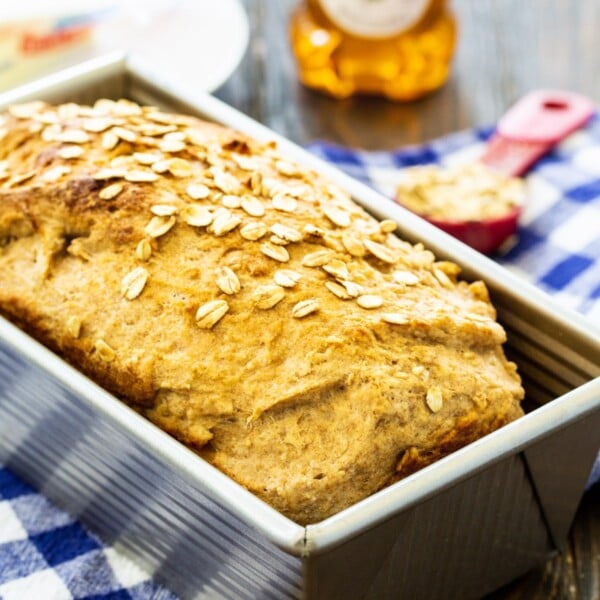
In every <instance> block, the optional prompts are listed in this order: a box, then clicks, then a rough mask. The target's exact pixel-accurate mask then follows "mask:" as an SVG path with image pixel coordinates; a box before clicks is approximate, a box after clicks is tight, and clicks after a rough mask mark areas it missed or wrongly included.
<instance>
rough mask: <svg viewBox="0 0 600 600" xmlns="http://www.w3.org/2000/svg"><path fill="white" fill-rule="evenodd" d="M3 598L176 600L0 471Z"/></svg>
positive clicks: (0, 593) (0, 592) (7, 472)
mask: <svg viewBox="0 0 600 600" xmlns="http://www.w3.org/2000/svg"><path fill="white" fill-rule="evenodd" d="M0 598H1V599H2V600H72V599H73V598H81V599H83V598H85V599H86V600H92V599H93V600H150V599H152V600H175V596H174V595H173V594H172V593H171V592H169V591H168V590H166V589H164V588H162V587H161V586H159V585H157V584H156V583H154V582H153V581H152V580H151V577H150V575H149V574H148V573H147V572H145V571H144V570H142V569H140V568H139V567H138V566H137V565H135V564H134V563H133V562H131V561H130V560H129V559H128V558H126V557H125V556H123V555H122V554H121V553H120V552H119V551H117V550H115V549H114V548H111V547H110V546H105V545H104V544H102V542H101V541H100V540H98V538H96V537H95V536H94V535H92V534H91V533H89V532H88V531H87V530H86V529H85V528H84V527H82V526H81V524H80V523H78V522H77V521H76V520H74V519H73V518H71V517H70V516H69V515H67V514H66V513H65V512H63V511H61V510H59V509H57V508H56V507H55V506H53V505H52V504H51V503H50V502H49V501H48V500H47V499H46V498H45V497H44V496H42V495H41V494H39V493H37V492H36V491H35V490H34V489H32V488H31V487H30V486H28V485H27V484H26V483H24V482H23V481H22V480H21V479H19V478H18V477H17V476H16V475H14V474H13V473H12V472H11V471H10V470H8V469H3V468H0Z"/></svg>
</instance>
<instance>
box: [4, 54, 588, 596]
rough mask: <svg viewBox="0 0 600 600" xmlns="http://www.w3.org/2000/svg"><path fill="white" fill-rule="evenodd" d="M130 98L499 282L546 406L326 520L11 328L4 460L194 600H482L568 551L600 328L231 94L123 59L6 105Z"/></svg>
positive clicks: (535, 393)
mask: <svg viewBox="0 0 600 600" xmlns="http://www.w3.org/2000/svg"><path fill="white" fill-rule="evenodd" d="M103 96H104V97H113V98H118V97H128V98H131V99H133V100H136V101H138V102H141V103H149V104H155V105H159V106H162V107H164V108H168V109H171V110H178V111H183V112H187V113H192V114H197V115H200V116H202V117H205V118H208V119H210V120H214V121H217V122H219V123H223V124H225V125H228V126H231V127H234V128H236V129H239V130H242V131H244V132H246V133H248V134H250V135H252V136H254V137H257V138H260V139H275V140H277V141H278V143H279V144H280V147H281V149H282V151H284V152H286V153H287V154H288V155H291V156H292V157H294V158H296V159H297V160H298V161H300V162H301V163H304V164H306V165H308V166H310V167H312V168H314V169H315V170H317V171H320V172H322V173H323V174H325V175H327V176H329V178H330V179H331V180H333V181H335V182H336V183H337V184H338V185H340V186H341V187H343V188H345V189H346V190H347V191H348V192H350V193H351V194H352V196H353V197H354V198H355V199H356V201H357V202H359V203H360V204H362V205H363V206H364V207H365V208H366V209H367V210H369V211H370V212H372V213H373V214H375V215H376V216H377V217H379V218H383V217H387V218H391V219H394V220H396V221H397V222H399V223H400V224H401V226H400V235H401V236H403V237H405V238H407V239H409V240H412V241H417V240H421V241H423V242H424V243H425V244H426V245H427V246H428V247H430V248H431V249H433V250H434V251H435V252H436V253H437V254H438V256H440V257H444V258H448V259H451V260H453V261H455V262H457V263H459V264H460V265H461V266H462V267H463V273H464V274H465V276H466V277H467V278H481V279H483V280H484V281H486V283H487V285H488V287H489V288H490V290H491V293H492V297H493V300H494V303H495V304H496V306H497V308H498V313H499V318H500V321H501V322H502V323H503V325H504V326H505V328H506V329H507V332H508V339H509V342H508V345H507V351H508V354H509V355H510V357H511V358H512V359H513V360H515V361H517V363H518V364H519V368H520V372H521V375H522V377H523V380H524V384H525V387H526V389H527V394H528V403H529V405H530V406H531V407H532V410H531V411H530V412H529V413H528V414H527V415H526V416H525V417H523V418H522V419H520V420H518V421H516V422H514V423H512V424H510V425H508V426H506V427H504V428H503V429H501V430H499V431H497V432H495V433H493V434H491V435H489V436H487V437H485V438H484V439H481V440H479V441H477V442H475V443H473V444H471V445H469V446H468V447H466V448H463V449H462V450H459V451H457V452H455V453H454V454H452V455H451V456H449V457H447V458H444V459H443V460H441V461H439V462H437V463H435V464H433V465H431V466H429V467H427V468H426V469H424V470H422V471H420V472H418V473H416V474H414V475H412V476H410V477H408V478H407V479H405V480H403V481H400V482H398V483H396V484H395V485H393V486H391V487H389V488H387V489H385V490H382V491H381V492H379V493H377V494H375V495H373V496H371V497H370V498H367V499H366V500H363V501H362V502H359V503H358V504H356V505H354V506H352V507H351V508H349V509H347V510H345V511H343V512H341V513H339V514H337V515H335V516H333V517H331V518H329V519H327V520H325V521H323V522H321V523H316V524H314V525H309V526H307V527H301V526H299V525H297V524H296V523H293V522H292V521H290V520H288V519H287V518H285V517H283V516H282V515H281V514H279V513H277V512H276V511H275V510H273V509H272V508H270V507H269V506H267V505H266V504H264V503H263V502H261V501H260V500H259V499H257V498H256V497H254V496H253V495H251V494H250V493H248V492H247V491H246V490H244V489H243V488H242V487H241V486H239V485H238V484H236V483H235V482H233V481H232V480H230V479H229V478H227V477H226V476H225V475H223V474H222V473H220V472H218V471H217V470H216V469H214V468H213V467H211V466H210V465H208V464H207V463H205V462H204V461H203V460H201V459H200V458H198V457H197V456H196V455H195V454H194V453H193V452H191V451H190V450H188V449H187V448H185V447H184V446H183V445H181V444H179V443H178V442H176V441H175V440H174V439H172V438H170V437H169V436H168V435H166V434H165V433H163V432H162V431H160V430H158V429H157V428H156V427H154V426H153V425H152V424H150V423H148V422H147V421H145V420H144V419H143V418H141V417H140V416H138V415H137V414H136V413H135V412H133V411H132V410H130V409H129V408H128V407H126V406H125V405H123V404H122V403H120V402H119V401H118V400H116V399H115V398H114V397H112V396H111V395H110V394H108V393H107V392H105V391H104V390H102V389H100V388H99V387H98V386H97V385H95V384H94V383H92V382H91V381H90V380H89V379H87V378H86V377H84V376H83V375H81V374H80V373H78V372H77V371H75V370H74V369H73V368H71V367H70V366H68V365H66V364H65V363H64V362H63V361H62V360H60V359H59V358H58V357H57V356H56V355H54V354H52V353H51V352H49V351H48V350H47V349H45V348H44V347H42V346H41V345H39V344H38V343H37V342H35V341H33V340H32V339H31V338H29V337H28V336H27V335H25V334H24V333H22V332H21V331H19V330H18V329H16V328H15V327H14V326H12V325H11V324H9V323H8V322H6V321H5V320H2V319H0V415H1V417H0V461H2V462H4V463H5V464H7V465H8V466H9V467H10V468H12V469H13V470H14V471H16V472H17V473H18V474H19V475H20V476H22V477H23V478H24V479H26V480H27V481H29V482H31V483H32V484H33V485H35V486H37V487H38V488H40V489H41V491H42V492H43V493H44V494H46V495H47V496H48V497H49V498H51V499H52V500H54V501H55V502H56V503H57V504H58V505H60V506H62V507H63V508H65V509H66V510H68V511H70V512H71V513H72V514H73V515H75V516H77V517H79V518H80V519H81V520H82V521H83V522H84V523H85V524H86V525H88V526H89V527H90V528H91V529H92V530H93V531H95V532H97V533H98V534H99V535H100V536H101V537H102V538H104V540H105V541H106V542H108V543H109V544H113V545H115V546H117V547H118V548H120V549H121V550H123V551H124V552H127V553H129V554H130V555H131V556H133V557H134V558H135V559H136V560H137V561H138V562H140V563H142V564H143V565H144V566H145V567H146V568H149V569H151V570H152V571H153V572H154V573H155V576H156V578H157V579H159V580H161V581H163V582H165V583H166V584H167V585H168V586H169V587H170V588H171V589H173V590H174V591H175V592H177V593H178V594H180V595H181V596H182V597H185V598H211V599H212V598H227V599H230V598H284V597H304V598H324V599H327V600H331V599H335V598H340V599H344V600H346V599H349V598H372V599H381V598H399V597H406V598H411V599H418V598H426V599H428V600H431V599H433V598H443V599H448V598H461V599H464V598H471V597H477V596H481V595H482V594H485V593H487V592H489V591H492V590H494V589H496V588H498V587H499V586H501V585H502V584H504V583H507V582H508V581H510V580H512V579H513V578H515V577H516V576H518V575H519V574H521V573H523V572H525V571H527V570H528V569H530V568H532V567H534V566H536V565H538V564H540V563H542V562H543V561H545V560H546V559H547V558H548V557H549V556H550V555H552V553H553V552H555V551H556V550H557V549H560V547H561V545H562V544H563V543H564V540H565V537H566V535H567V532H568V529H569V526H570V524H571V521H572V518H573V516H574V513H575V511H576V509H577V504H578V502H579V499H580V497H581V494H582V492H583V489H584V485H585V483H586V478H587V476H588V473H589V470H590V467H591V465H592V463H593V460H594V458H595V456H596V452H597V450H598V446H599V444H600V440H599V434H598V432H599V431H600V378H597V379H595V380H594V377H598V375H599V374H600V332H599V331H598V330H594V329H593V327H592V325H591V324H590V323H588V322H587V321H585V319H583V318H582V317H581V316H579V315H577V314H575V313H573V312H570V311H567V310H565V309H563V308H561V307H559V306H558V305H557V304H556V303H554V302H553V301H552V299H551V298H549V297H548V296H547V295H545V294H543V293H541V292H540V291H538V290H536V289H535V288H533V287H532V286H530V285H528V284H526V283H523V282H522V281H521V280H519V279H517V278H516V277H514V276H513V275H511V274H510V273H508V272H507V271H505V270H504V269H502V268H500V267H498V266H497V265H495V264H494V263H492V262H491V261H489V260H488V259H486V258H485V257H483V256H481V255H479V254H477V253H475V252H474V251H472V250H470V249H469V248H467V247H465V246H463V245H462V244H460V243H459V242H456V241H455V240H453V239H451V238H450V237H448V236H447V235H445V234H443V233H442V232H440V231H438V230H436V229H434V228H433V227H432V226H430V225H428V224H427V223H425V222H423V221H421V220H420V219H418V218H416V217H414V216H413V215H411V214H410V213H408V212H407V211H405V210H403V209H402V208H400V207H398V206H396V205H394V204H393V203H391V202H389V201H388V200H386V199H385V198H383V197H382V196H380V195H378V194H377V193H375V192H373V191H372V190H370V189H369V188H367V187H366V186H364V185H362V184H360V183H358V182H357V181H355V180H353V179H351V178H349V177H347V176H346V175H344V174H342V173H340V172H339V171H337V170H336V169H334V168H332V167H331V166H329V165H327V164H325V163H323V162H322V161H320V160H318V159H315V158H314V157H312V156H310V155H308V154H307V153H306V152H305V151H303V150H302V149H300V148H298V147H297V146H295V145H293V144H291V143H290V142H288V141H286V140H284V139H282V138H280V137H279V136H277V135H275V134H274V133H273V132H271V131H269V130H268V129H266V128H265V127H263V126H261V125H259V124H258V123H256V122H255V121H253V120H251V119H249V118H248V117H246V116H244V115H242V114H240V113H239V112H237V111H236V110H234V109H233V108H231V107H229V106H227V105H225V104H223V103H221V102H219V101H218V100H216V99H214V98H212V97H210V96H208V95H205V94H203V93H200V92H198V91H196V90H193V88H191V87H186V86H184V85H182V86H181V87H178V86H175V85H173V84H172V83H167V82H165V81H163V80H161V78H160V75H159V74H156V73H154V72H153V71H152V70H151V69H148V68H146V67H144V66H143V65H140V64H135V63H132V62H131V61H129V60H128V59H127V58H126V57H123V56H117V55H115V56H107V57H103V58H100V59H96V60H94V61H91V62H89V63H85V64H82V65H79V66H77V67H74V68H71V69H69V70H67V71H64V72H61V73H59V74H57V75H54V76H51V77H48V78H45V79H44V80H41V81H38V82H36V83H33V84H30V85H27V86H25V87H23V88H20V89H18V90H16V91H12V92H8V93H5V94H3V95H1V96H0V108H4V107H6V106H7V105H9V104H11V103H14V102H21V101H26V100H30V99H34V98H43V99H46V100H49V101H52V102H63V101H76V102H93V101H94V100H95V99H96V98H98V97H103Z"/></svg>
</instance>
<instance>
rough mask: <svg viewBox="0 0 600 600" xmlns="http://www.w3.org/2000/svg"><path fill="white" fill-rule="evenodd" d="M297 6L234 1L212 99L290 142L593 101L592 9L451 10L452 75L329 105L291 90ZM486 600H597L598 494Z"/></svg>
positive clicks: (411, 132)
mask: <svg viewBox="0 0 600 600" xmlns="http://www.w3.org/2000/svg"><path fill="white" fill-rule="evenodd" d="M295 1H296V0H244V4H245V6H246V9H247V12H248V15H249V18H250V23H251V41H250V47H249V49H248V52H247V54H246V57H245V59H244V60H243V62H242V64H241V65H240V67H239V68H238V69H237V71H236V72H235V73H234V74H233V76H232V77H231V79H230V80H229V81H228V82H227V83H226V84H225V85H224V86H223V87H222V88H221V89H220V90H218V92H217V96H219V97H220V98H222V99H223V100H225V101H227V102H228V103H230V104H232V105H233V106H235V107H237V108H239V109H240V110H242V111H243V112H245V113H247V114H249V115H251V116H252V117H254V118H256V119H257V120H259V121H261V122H262V123H264V124H266V125H268V126H269V127H271V128H272V129H274V130H275V131H277V132H278V133H281V134H283V135H285V136H286V137H288V138H290V139H291V140H293V141H295V142H297V143H300V144H306V143H308V142H311V141H314V140H316V139H324V140H329V141H334V142H338V143H342V144H346V145H351V146H355V147H362V148H366V149H389V148H394V147H398V146H402V145H404V144H411V143H418V142H422V141H425V140H428V139H431V138H434V137H438V136H441V135H444V134H446V133H449V132H452V131H456V130H457V129H464V128H468V127H472V126H481V125H490V124H493V123H494V122H495V121H496V120H497V119H498V117H500V116H501V114H502V113H503V111H504V110H506V108H508V107H509V106H510V105H511V104H512V103H513V102H514V101H515V100H517V99H518V98H519V97H520V96H521V95H523V94H524V93H525V92H527V91H529V90H532V89H535V88H539V87H546V88H550V87H552V88H563V89H571V90H575V91H579V92H582V93H585V94H587V95H589V96H590V97H591V98H592V99H593V100H594V101H595V102H596V103H600V0H454V1H453V4H452V6H453V7H454V10H455V13H456V15H457V18H458V21H459V27H460V38H459V46H458V51H457V54H456V57H455V61H454V69H453V74H452V77H451V79H450V81H449V82H448V83H447V84H446V86H445V87H444V88H443V89H441V90H440V91H439V92H437V93H436V94H434V95H432V96H430V97H428V98H425V99H423V100H421V101H418V102H415V103H411V104H394V103H392V102H388V101H385V100H380V99H373V98H360V99H349V100H344V101H337V100H332V99H329V98H326V97H324V96H321V95H319V94H316V93H313V92H311V91H309V90H306V89H304V88H303V87H302V86H301V85H299V84H298V82H297V79H296V73H295V66H294V62H293V58H292V55H291V53H290V47H289V44H288V38H287V23H288V18H289V13H290V9H291V8H292V6H293V5H294V4H295ZM492 598H494V600H500V599H517V598H519V599H523V600H529V599H538V600H563V599H564V600H567V599H568V600H575V599H577V600H579V599H582V600H600V485H599V486H596V489H595V490H592V492H590V493H588V494H587V496H586V497H585V498H584V500H583V502H582V504H581V506H580V509H579V512H578V514H577V519H576V522H575V524H574V526H573V529H572V532H571V536H570V538H569V544H568V546H567V549H566V551H565V552H564V554H563V555H562V556H558V557H556V558H554V559H553V560H551V561H549V562H548V563H547V564H546V565H542V566H540V568H539V569H538V570H536V571H533V572H531V573H529V574H527V575H525V576H524V577H523V578H521V579H520V580H519V581H516V582H513V583H511V584H510V585H508V586H507V587H506V588H504V589H502V590H500V591H498V592H497V593H496V594H494V595H493V596H492Z"/></svg>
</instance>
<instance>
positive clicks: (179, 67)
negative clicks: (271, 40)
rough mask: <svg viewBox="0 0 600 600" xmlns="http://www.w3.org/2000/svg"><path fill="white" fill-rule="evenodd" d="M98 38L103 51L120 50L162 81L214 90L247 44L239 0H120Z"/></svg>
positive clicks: (245, 16)
mask: <svg viewBox="0 0 600 600" xmlns="http://www.w3.org/2000/svg"><path fill="white" fill-rule="evenodd" d="M117 5H118V6H119V15H118V17H117V18H116V19H114V20H112V23H109V24H108V25H107V26H105V27H103V28H101V30H100V31H99V32H98V34H97V40H98V42H97V44H96V45H97V46H99V47H100V48H101V49H102V50H103V51H106V50H117V49H125V50H128V51H130V52H131V53H132V54H133V56H134V58H135V61H139V62H142V63H146V64H147V65H148V66H149V67H152V68H153V69H155V70H156V71H158V72H160V73H161V76H162V78H163V79H167V80H172V81H173V82H174V83H178V82H185V83H186V84H188V85H190V84H191V85H192V86H194V87H196V88H197V89H201V90H206V91H214V90H215V89H217V88H218V87H219V86H220V85H222V84H223V83H224V82H225V81H226V80H227V78H228V77H229V76H230V75H231V74H232V73H233V71H235V69H236V67H237V66H238V64H239V62H240V61H241V59H242V57H243V56H244V53H245V51H246V47H247V45H248V39H249V26H248V17H247V15H246V13H245V11H244V9H243V8H242V6H241V4H240V2H239V0H178V1H172V0H121V1H120V2H117ZM115 21H116V22H115Z"/></svg>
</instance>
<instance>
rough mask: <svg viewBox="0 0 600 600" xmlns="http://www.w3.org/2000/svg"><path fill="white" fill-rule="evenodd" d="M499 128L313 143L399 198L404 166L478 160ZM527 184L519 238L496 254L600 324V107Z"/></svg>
mask: <svg viewBox="0 0 600 600" xmlns="http://www.w3.org/2000/svg"><path fill="white" fill-rule="evenodd" d="M492 131H493V130H492V129H489V128H488V129H482V130H476V131H468V132H461V133H456V134H453V135H450V136H447V137H445V138H442V139H439V140H436V141H433V142H431V143H429V144H426V145H422V146H415V147H412V148H403V149H400V150H397V151H393V152H364V151H358V150H352V149H349V148H346V147H342V146H335V145H331V144H326V143H322V142H316V143H313V144H311V145H310V146H309V150H311V151H312V152H313V153H314V154H317V155H318V156H320V157H321V158H323V159H325V160H327V161H329V162H332V163H334V164H335V165H336V166H337V167H339V168H340V169H342V170H344V171H346V172H347V173H349V174H350V175H352V176H353V177H355V178H357V179H360V180H361V181H363V182H364V183H367V184H369V185H371V186H372V187H374V188H376V189H377V190H379V191H380V192H382V193H383V194H384V195H386V196H388V197H392V196H393V195H394V190H395V188H396V186H397V183H398V181H399V177H400V175H399V173H400V170H401V169H402V168H403V167H408V166H414V165H421V164H442V165H451V164H457V163H461V162H465V161H469V160H474V159H475V158H476V157H477V156H478V155H479V154H480V153H481V151H482V149H483V146H484V143H485V140H486V139H487V138H488V137H489V136H490V135H491V133H492ZM527 185H528V194H527V202H526V206H525V210H524V212H523V215H522V218H521V220H520V228H519V235H518V239H516V240H515V242H514V244H513V245H512V247H510V248H509V249H506V248H504V251H503V252H502V253H501V254H498V255H497V256H495V257H493V258H495V260H497V261H498V262H499V263H500V264H502V265H504V266H505V267H506V268H507V269H509V270H511V271H513V272H514V273H516V274H517V275H519V276H521V277H523V278H524V279H526V280H527V281H529V282H531V283H533V284H535V285H537V286H538V287H540V288H541V289H543V290H544V291H546V292H548V293H549V294H551V295H552V296H554V298H555V299H556V300H558V301H559V302H560V303H561V304H562V305H564V306H566V307H569V308H572V309H575V310H578V311H580V312H582V313H584V314H585V315H586V316H587V317H588V318H589V319H590V320H592V321H594V322H595V324H596V325H600V114H599V115H597V116H595V117H594V118H593V119H592V120H591V121H590V122H589V123H588V125H587V126H586V128H585V129H583V130H580V131H578V132H576V133H574V134H572V135H571V136H570V137H569V138H567V139H566V140H565V141H564V142H563V143H562V144H560V146H558V147H557V148H556V149H555V150H554V151H553V152H552V153H550V154H548V155H547V156H546V157H544V158H543V159H542V160H540V161H539V162H538V163H537V165H536V166H535V168H534V169H532V171H531V172H530V174H529V175H528V177H527Z"/></svg>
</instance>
